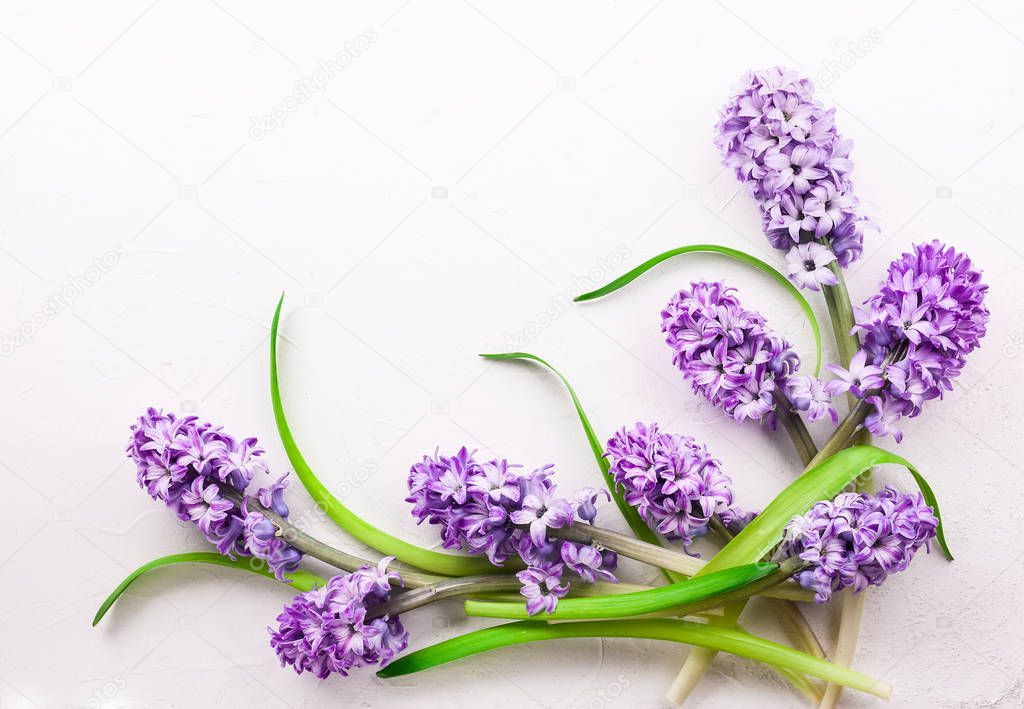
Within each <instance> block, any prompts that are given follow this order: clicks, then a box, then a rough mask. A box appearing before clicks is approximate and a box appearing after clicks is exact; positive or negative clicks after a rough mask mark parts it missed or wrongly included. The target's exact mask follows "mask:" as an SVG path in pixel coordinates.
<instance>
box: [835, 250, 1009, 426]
mask: <svg viewBox="0 0 1024 709" xmlns="http://www.w3.org/2000/svg"><path fill="white" fill-rule="evenodd" d="M987 291H988V286H986V285H985V284H984V283H982V282H981V272H980V271H978V270H976V269H975V268H974V267H973V265H972V264H971V260H970V259H969V258H968V257H967V255H966V254H963V253H957V251H956V250H955V249H953V248H952V247H949V246H946V245H945V244H943V243H942V242H940V241H937V240H936V241H931V242H928V243H925V244H918V245H915V246H914V247H913V250H912V251H911V252H909V253H905V254H903V255H902V256H901V257H900V258H898V259H897V260H895V261H893V262H892V263H891V264H890V265H889V270H888V274H887V277H886V279H885V280H884V281H882V283H881V285H880V287H879V291H878V293H877V294H875V295H874V296H872V297H871V298H869V299H868V300H867V301H865V303H864V307H863V308H859V309H857V310H856V313H855V314H856V322H855V325H854V331H855V332H856V333H858V334H860V335H861V336H862V339H863V345H862V347H861V349H860V350H859V351H858V352H857V354H856V355H855V356H854V357H853V359H852V360H851V362H850V365H849V366H848V367H839V366H836V365H828V368H829V369H830V370H831V371H832V373H833V374H834V375H835V376H836V378H835V379H833V380H832V381H830V382H828V384H827V385H826V390H827V391H828V392H829V393H831V394H833V395H836V394H839V393H848V394H850V395H852V396H853V397H855V398H856V399H859V400H860V402H861V405H860V406H859V407H858V409H859V411H858V417H862V418H861V420H862V421H863V423H864V425H865V426H866V428H867V429H868V430H869V431H870V432H871V433H872V434H873V435H875V436H888V435H891V436H893V438H894V439H895V440H896V441H897V442H899V441H900V440H901V439H902V437H903V434H902V433H901V432H900V430H899V428H898V427H897V424H898V423H899V422H900V420H902V419H903V418H913V417H914V416H918V415H919V414H920V413H921V410H922V408H923V406H924V403H925V402H926V401H930V400H932V399H939V398H942V395H943V393H944V392H946V391H951V390H952V389H953V380H955V379H956V377H958V376H959V375H960V372H961V371H962V369H963V367H964V365H965V363H966V361H967V355H968V354H970V353H971V352H973V351H974V350H975V349H977V348H978V346H979V344H980V341H981V338H982V337H984V336H985V331H986V326H987V323H988V318H989V311H988V308H987V307H986V306H985V295H986V293H987ZM858 423H860V421H858Z"/></svg>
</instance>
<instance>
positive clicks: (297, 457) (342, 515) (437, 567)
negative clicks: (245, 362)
mask: <svg viewBox="0 0 1024 709" xmlns="http://www.w3.org/2000/svg"><path fill="white" fill-rule="evenodd" d="M283 304H284V294H283V293H282V294H281V299H280V300H279V301H278V302H277V309H276V310H275V311H274V320H273V323H272V324H271V327H270V399H271V402H272V403H273V405H274V420H275V421H276V422H277V432H278V434H279V435H280V436H281V443H282V444H283V445H284V450H285V453H287V454H288V460H289V461H291V464H292V467H293V468H295V475H296V476H297V477H298V478H299V481H300V482H302V485H303V486H304V487H305V488H306V491H307V492H309V494H310V496H311V497H312V498H313V500H314V501H315V502H316V503H317V504H318V505H319V506H320V508H321V509H322V510H323V511H324V513H325V514H326V515H327V516H328V517H330V518H331V519H332V520H334V522H335V523H336V524H337V525H338V526H339V527H341V528H342V529H344V530H345V531H346V532H348V533H349V534H351V535H352V536H353V537H355V538H356V539H358V540H359V541H360V542H362V543H363V544H366V545H367V546H369V547H372V548H373V549H376V550H377V551H379V552H380V553H381V554H384V555H386V556H394V557H395V558H396V559H398V561H400V562H402V563H404V564H409V565H410V566H416V567H418V568H420V569H423V570H425V571H429V572H431V573H435V574H443V575H445V576H475V575H477V574H488V573H495V567H494V566H492V565H491V564H490V562H489V561H488V560H487V559H486V558H485V557H474V556H457V555H455V554H442V553H440V552H436V551H432V550H430V549H424V548H423V547H420V546H416V545H415V544H410V543H409V542H407V541H404V540H402V539H399V538H398V537H394V536H392V535H390V534H388V533H387V532H384V531H382V530H380V529H377V528H376V527H374V526H373V525H372V524H370V523H368V522H366V521H365V520H363V519H362V518H361V517H359V515H357V514H355V513H354V512H352V511H351V510H350V509H348V508H347V507H345V505H343V504H342V503H341V501H340V500H338V498H336V497H335V496H334V495H332V494H331V491H330V490H328V489H327V486H326V485H324V484H323V483H322V482H320V479H319V478H317V476H316V474H315V473H314V472H313V470H312V468H310V467H309V464H308V463H307V462H306V459H305V457H303V455H302V452H301V451H300V450H299V447H298V445H297V444H296V443H295V437H294V436H293V435H292V431H291V427H289V425H288V420H287V419H286V418H285V415H284V406H283V405H282V403H281V389H280V385H279V383H278V378H277V331H278V326H279V324H280V320H281V306H282V305H283ZM513 570H514V569H512V568H506V569H498V570H497V571H498V572H499V573H500V572H502V571H510V572H511V571H513Z"/></svg>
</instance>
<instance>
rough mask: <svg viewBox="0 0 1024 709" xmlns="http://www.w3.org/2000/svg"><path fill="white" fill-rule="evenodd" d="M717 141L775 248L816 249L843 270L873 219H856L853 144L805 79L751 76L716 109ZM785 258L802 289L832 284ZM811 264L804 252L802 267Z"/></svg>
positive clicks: (779, 72) (778, 72) (782, 73)
mask: <svg viewBox="0 0 1024 709" xmlns="http://www.w3.org/2000/svg"><path fill="white" fill-rule="evenodd" d="M715 144H716V145H717V146H718V148H719V150H720V151H721V153H722V160H723V162H724V164H725V165H726V166H727V167H731V168H733V170H734V171H735V174H736V178H737V179H738V180H739V181H740V182H742V183H744V184H745V185H747V187H748V188H749V190H750V194H751V195H752V196H753V197H754V199H756V200H757V202H758V204H759V206H760V211H761V219H762V226H763V229H764V232H765V234H766V235H767V237H768V239H769V241H770V242H771V244H772V246H774V247H775V248H777V249H783V250H787V251H788V250H789V249H790V248H791V247H792V246H793V245H806V244H814V245H816V246H820V247H821V248H823V249H825V250H827V251H829V252H830V253H831V254H834V255H835V258H836V259H837V260H838V262H839V265H840V266H842V267H844V268H845V267H846V266H848V265H849V264H850V263H851V262H853V261H854V260H855V259H857V258H859V257H860V254H861V252H862V250H863V246H862V244H863V239H864V229H865V227H867V226H868V225H870V222H869V221H868V220H867V219H866V218H865V217H863V216H861V215H859V214H858V202H857V199H856V197H855V196H854V194H853V185H852V183H851V181H850V172H851V171H852V170H853V163H852V162H851V161H850V159H849V155H850V149H851V147H852V142H851V141H849V140H846V139H844V138H843V137H842V136H840V135H839V133H838V132H837V131H836V128H835V111H834V110H832V109H826V108H825V107H824V106H823V105H822V104H821V102H820V101H818V100H817V99H816V98H815V97H814V87H813V85H812V84H811V82H810V81H809V80H808V79H806V78H803V77H801V76H800V75H799V74H797V73H796V72H794V71H792V70H787V69H783V68H781V67H773V68H771V69H766V70H764V71H757V72H748V73H747V75H746V76H745V77H744V78H743V80H742V83H741V86H740V87H739V88H738V89H737V90H736V91H735V92H734V93H733V95H732V96H731V98H730V99H729V102H728V103H727V104H726V105H725V106H724V107H723V109H722V111H721V114H720V119H719V122H718V127H717V135H716V137H715ZM790 260H791V264H790V275H791V276H793V277H794V281H795V282H796V283H797V284H798V285H800V286H801V287H804V288H812V289H817V288H820V287H821V286H822V285H833V283H834V281H833V283H829V282H827V281H828V276H826V275H824V273H820V271H821V269H820V267H819V268H818V269H815V271H816V272H817V273H816V274H815V277H808V276H807V275H805V271H804V270H803V269H798V268H795V264H794V263H793V260H795V257H793V259H790ZM808 260H809V259H807V258H804V257H803V255H801V262H800V263H801V265H803V264H805V263H806V262H807V261H808Z"/></svg>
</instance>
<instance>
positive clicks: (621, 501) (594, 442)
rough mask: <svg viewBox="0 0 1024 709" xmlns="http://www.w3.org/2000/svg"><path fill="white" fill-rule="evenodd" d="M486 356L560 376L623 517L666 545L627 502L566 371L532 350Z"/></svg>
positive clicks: (673, 577)
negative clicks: (523, 363) (533, 365)
mask: <svg viewBox="0 0 1024 709" xmlns="http://www.w3.org/2000/svg"><path fill="white" fill-rule="evenodd" d="M480 356H481V357H483V358H484V359H489V360H494V361H498V362H500V361H508V360H528V361H531V362H537V363H538V364H541V365H543V366H544V367H546V368H547V369H548V370H550V371H551V372H552V373H553V374H554V375H555V376H556V377H558V378H559V379H560V380H561V382H562V384H563V385H564V386H565V389H566V391H567V392H569V396H570V398H572V404H573V406H574V407H576V414H577V416H579V419H580V425H582V426H583V433H584V434H585V435H586V437H587V443H588V444H590V450H591V452H593V454H594V460H595V461H596V462H597V467H598V468H600V469H601V475H602V476H603V477H604V483H605V486H606V487H607V488H608V492H609V493H610V494H611V496H612V499H613V500H614V501H615V506H616V507H618V508H619V512H620V513H621V514H622V517H623V518H624V519H625V520H626V524H628V525H629V528H630V529H631V530H632V531H633V535H634V536H636V538H637V539H642V540H643V541H645V542H647V543H649V544H657V545H659V546H661V545H662V542H661V539H660V538H659V537H658V535H657V534H655V533H654V532H653V531H651V528H650V527H648V526H647V523H646V522H644V521H643V519H642V518H641V517H640V514H639V513H638V512H637V511H636V509H635V508H634V507H633V506H632V505H630V504H629V503H628V502H626V499H625V498H624V497H623V496H622V492H621V491H620V490H619V488H618V486H617V485H616V484H615V479H614V478H613V477H612V474H611V472H610V466H609V464H608V459H607V458H605V457H604V447H603V446H602V445H601V440H600V439H599V438H598V437H597V434H596V433H594V427H593V426H591V425H590V419H589V418H588V417H587V414H586V412H585V411H584V410H583V404H581V403H580V399H579V397H578V396H576V390H575V389H573V388H572V385H571V384H570V383H569V380H568V379H566V378H565V376H563V375H562V373H561V372H559V371H558V370H557V369H555V368H554V367H553V366H551V364H549V363H548V362H546V361H545V360H543V359H541V358H540V357H538V356H537V355H535V354H530V353H529V352H508V353H504V354H482V355H480ZM664 573H665V576H666V577H667V578H668V580H669V581H673V582H675V581H681V580H682V579H684V578H686V577H685V576H682V575H681V574H677V573H675V572H673V571H667V570H666V571H664Z"/></svg>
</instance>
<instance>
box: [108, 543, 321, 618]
mask: <svg viewBox="0 0 1024 709" xmlns="http://www.w3.org/2000/svg"><path fill="white" fill-rule="evenodd" d="M175 564H216V565H217V566H227V567H229V568H232V569H241V570H243V571H248V572H250V573H254V574H256V575H257V576H263V577H265V578H268V579H271V580H272V581H276V580H277V579H276V578H275V577H274V574H273V573H271V572H270V571H269V570H268V569H267V565H266V563H265V562H260V561H259V560H258V559H254V558H252V557H241V558H238V559H229V558H228V557H226V556H223V555H221V554H215V553H214V552H204V551H199V552H188V553H184V554H171V555H170V556H162V557H160V558H159V559H153V560H152V561H150V562H148V563H145V564H143V565H142V566H140V567H139V568H137V569H135V571H133V572H131V573H130V574H128V576H126V577H125V579H124V581H122V582H121V583H119V584H118V586H117V588H115V589H114V590H113V591H112V592H111V593H110V595H109V596H107V598H106V600H104V601H103V603H102V604H101V605H100V607H99V610H98V611H96V615H95V616H94V617H93V619H92V624H93V625H94V626H95V625H96V624H97V623H99V622H100V621H101V620H103V616H105V615H106V614H107V611H109V610H110V607H111V606H113V605H114V603H115V602H116V601H117V599H118V598H120V597H121V594H123V593H124V592H125V591H127V590H128V587H129V586H131V585H132V584H133V583H135V581H137V580H138V579H139V577H140V576H143V575H144V574H147V573H149V572H150V571H153V570H155V569H160V568H163V567H165V566H173V565H175ZM285 579H286V580H287V581H288V582H290V587H291V588H292V589H293V590H294V591H295V592H296V593H298V592H301V591H309V590H310V589H312V588H313V587H314V586H323V585H324V583H325V581H324V580H323V579H322V578H320V577H319V576H316V575H315V574H311V573H309V572H307V571H302V570H301V569H300V570H298V571H295V572H292V573H290V574H285Z"/></svg>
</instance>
